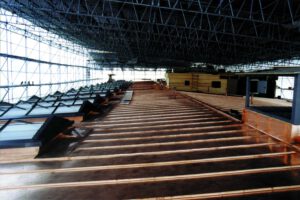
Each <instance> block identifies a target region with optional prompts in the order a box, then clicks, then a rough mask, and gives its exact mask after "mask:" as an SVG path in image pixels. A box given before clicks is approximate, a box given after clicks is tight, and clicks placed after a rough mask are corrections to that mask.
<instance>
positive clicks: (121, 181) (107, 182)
mask: <svg viewBox="0 0 300 200" xmlns="http://www.w3.org/2000/svg"><path fill="white" fill-rule="evenodd" d="M299 169H300V165H296V166H281V167H266V168H257V169H245V170H232V171H222V172H209V173H200V174H185V175H174V176H159V177H146V178H129V179H115V180H99V181H77V182H64V183H46V184H33V185H19V186H3V187H0V191H5V190H20V189H21V190H23V189H45V188H68V187H88V186H104V185H121V184H137V183H160V182H166V181H182V180H198V179H205V178H217V177H227V176H241V175H253V174H263V173H274V172H285V171H291V170H299Z"/></svg>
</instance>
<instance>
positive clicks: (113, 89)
mask: <svg viewBox="0 0 300 200" xmlns="http://www.w3.org/2000/svg"><path fill="white" fill-rule="evenodd" d="M129 84H130V83H128V82H125V81H116V82H112V83H102V84H97V85H91V86H85V87H81V88H79V89H70V90H69V91H67V92H65V93H62V92H59V91H57V92H55V93H54V94H51V95H47V96H46V97H43V98H41V97H38V96H32V97H30V98H29V99H28V100H26V101H19V102H17V103H16V104H10V103H6V102H1V103H0V155H1V154H4V155H5V154H7V153H9V154H12V155H14V156H11V158H12V159H16V158H17V157H16V155H17V156H19V157H20V158H24V157H35V156H36V155H37V154H38V153H40V152H41V150H43V149H45V147H46V146H47V145H48V143H50V142H51V141H53V140H54V139H55V138H56V137H57V136H58V135H59V134H60V133H62V132H63V131H64V130H66V129H67V128H69V127H70V126H71V125H72V124H73V123H74V121H82V120H86V119H89V118H90V117H91V116H97V115H99V114H101V113H102V112H103V110H104V109H105V108H106V107H107V106H106V105H105V104H106V103H107V102H108V101H109V99H110V97H112V96H113V95H114V94H115V93H118V92H120V91H121V90H123V89H126V88H127V87H128V86H129ZM77 133H80V134H81V133H82V131H77ZM25 149H26V150H25ZM21 152H22V153H21ZM0 157H3V158H4V159H7V156H0ZM0 160H1V159H0Z"/></svg>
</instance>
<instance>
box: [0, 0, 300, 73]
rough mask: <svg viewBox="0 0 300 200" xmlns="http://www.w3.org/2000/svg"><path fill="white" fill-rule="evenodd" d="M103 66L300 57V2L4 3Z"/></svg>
mask: <svg viewBox="0 0 300 200" xmlns="http://www.w3.org/2000/svg"><path fill="white" fill-rule="evenodd" d="M0 6H1V7H3V8H5V9H7V10H9V11H12V12H13V13H16V14H18V15H20V16H22V17H24V18H26V19H28V20H30V21H32V22H33V23H34V24H36V25H38V26H41V27H43V28H45V29H47V30H51V31H53V32H55V33H58V34H60V35H61V36H63V37H65V38H68V39H69V40H72V41H74V42H75V43H77V44H80V45H83V46H85V47H87V48H89V49H93V53H91V55H92V56H93V58H94V59H95V61H97V62H99V63H110V64H137V65H140V66H143V67H149V66H154V65H155V66H172V67H175V66H189V65H190V64H191V63H197V62H201V63H210V64H215V65H224V66H225V67H226V66H230V65H236V64H247V63H255V62H260V61H273V60H278V59H291V58H297V57H299V55H300V32H299V30H300V29H299V28H300V21H299V19H300V1H299V0H122V1H121V0H44V1H41V0H26V1H24V0H2V1H1V3H0Z"/></svg>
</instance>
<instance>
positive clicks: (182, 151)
mask: <svg viewBox="0 0 300 200" xmlns="http://www.w3.org/2000/svg"><path fill="white" fill-rule="evenodd" d="M273 145H277V144H276V143H271V142H269V143H261V144H257V143H254V144H241V145H234V146H217V147H205V148H192V149H180V150H169V151H149V152H140V153H122V154H106V155H94V156H90V155H87V156H67V157H56V158H36V159H23V160H7V161H0V163H1V164H9V163H25V162H26V163H37V162H62V161H79V160H100V159H110V158H128V157H137V156H159V155H174V154H186V153H197V152H198V153H201V152H209V151H218V150H227V149H229V150H232V149H245V148H256V147H264V146H273Z"/></svg>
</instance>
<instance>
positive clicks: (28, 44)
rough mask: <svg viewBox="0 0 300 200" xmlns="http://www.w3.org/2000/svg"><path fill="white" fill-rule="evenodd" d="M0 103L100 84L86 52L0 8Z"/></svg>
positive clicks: (99, 79) (96, 70)
mask: <svg viewBox="0 0 300 200" xmlns="http://www.w3.org/2000/svg"><path fill="white" fill-rule="evenodd" d="M0 31H1V34H0V97H1V99H0V101H6V102H16V101H18V100H21V99H27V98H29V97H30V96H32V95H38V96H45V95H47V94H49V93H54V92H55V91H57V90H59V91H62V92H64V91H67V90H68V89H70V88H78V87H80V86H82V85H89V84H94V83H97V82H101V81H103V80H102V76H101V70H99V66H98V65H93V64H90V63H88V62H87V61H88V60H89V59H90V58H89V54H88V52H87V50H86V49H85V48H84V47H82V46H80V45H78V44H75V43H73V42H71V41H68V40H65V39H63V38H61V37H59V36H58V35H56V34H53V33H51V32H49V31H47V30H45V29H42V28H39V27H37V26H35V25H34V24H32V23H31V22H29V21H28V20H26V19H24V18H22V17H19V16H17V15H15V14H12V13H11V12H9V11H7V10H4V9H1V8H0Z"/></svg>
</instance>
